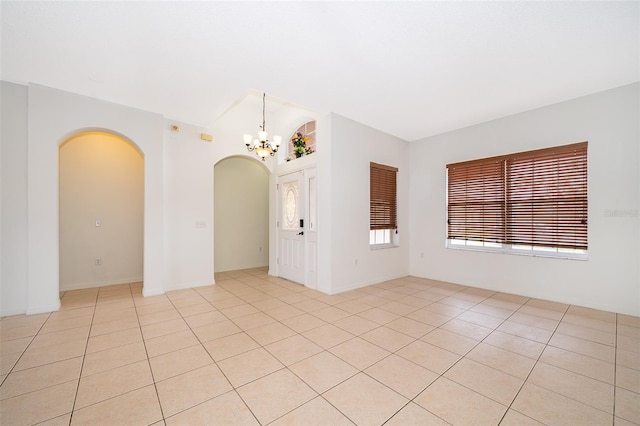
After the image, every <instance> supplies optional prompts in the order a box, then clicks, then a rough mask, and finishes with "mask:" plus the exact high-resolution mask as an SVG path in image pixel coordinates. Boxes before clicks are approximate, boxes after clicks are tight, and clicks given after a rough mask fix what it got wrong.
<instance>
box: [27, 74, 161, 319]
mask: <svg viewBox="0 0 640 426" xmlns="http://www.w3.org/2000/svg"><path fill="white" fill-rule="evenodd" d="M28 102H29V103H28V111H29V112H28V132H29V133H28V160H27V179H28V190H27V193H28V211H27V221H28V258H27V259H28V285H27V290H28V293H27V300H28V303H27V313H37V312H48V311H52V310H56V309H57V308H58V307H59V303H60V302H59V296H58V291H59V247H58V244H59V238H58V216H59V215H58V148H59V145H60V143H62V142H63V141H65V140H67V139H68V138H70V137H71V136H73V135H75V134H78V133H82V132H85V131H108V132H110V133H114V134H117V135H119V136H122V137H124V138H125V139H127V140H129V141H131V142H132V143H134V144H136V145H137V147H138V148H139V149H140V151H141V152H142V153H143V155H144V182H145V195H144V206H145V213H144V263H143V265H144V266H143V269H144V287H143V294H144V295H145V296H149V295H154V294H161V293H163V292H164V277H165V274H164V267H163V266H164V262H163V261H164V257H163V256H164V252H163V250H164V244H163V243H164V237H163V226H164V224H163V133H162V127H163V117H162V116H161V115H158V114H154V113H149V112H146V111H141V110H137V109H134V108H128V107H124V106H121V105H117V104H112V103H109V102H105V101H100V100H96V99H92V98H88V97H85V96H81V95H76V94H72V93H68V92H63V91H60V90H56V89H52V88H48V87H44V86H39V85H34V84H31V85H29V88H28Z"/></svg>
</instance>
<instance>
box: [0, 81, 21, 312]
mask: <svg viewBox="0 0 640 426" xmlns="http://www.w3.org/2000/svg"><path fill="white" fill-rule="evenodd" d="M0 85H1V87H0V92H1V93H2V96H0V101H1V106H0V108H1V109H0V113H1V116H0V123H1V124H0V129H1V132H2V133H1V135H0V141H1V144H2V145H0V150H1V152H2V153H1V156H0V161H1V164H0V173H1V177H0V182H1V185H2V187H1V188H0V195H1V196H2V207H1V208H2V212H1V214H0V218H1V219H0V229H1V232H2V238H0V242H1V244H2V248H1V252H0V253H1V255H2V260H1V263H2V269H1V272H0V316H7V315H15V314H22V313H25V312H26V311H27V87H26V86H23V85H19V84H13V83H8V82H5V81H2V82H0Z"/></svg>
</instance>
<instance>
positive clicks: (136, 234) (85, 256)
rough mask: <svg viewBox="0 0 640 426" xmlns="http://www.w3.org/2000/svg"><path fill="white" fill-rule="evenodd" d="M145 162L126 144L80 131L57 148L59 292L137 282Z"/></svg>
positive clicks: (140, 264)
mask: <svg viewBox="0 0 640 426" xmlns="http://www.w3.org/2000/svg"><path fill="white" fill-rule="evenodd" d="M143 229H144V158H143V155H142V153H141V152H140V151H139V150H138V148H137V147H136V146H135V145H134V144H133V143H131V142H129V141H128V140H126V139H124V138H122V137H120V136H117V135H115V134H112V133H107V132H98V131H95V132H94V131H92V132H83V133H80V134H77V135H75V136H73V137H71V138H69V139H68V140H66V141H65V142H64V143H62V144H61V145H60V147H59V232H60V234H59V253H60V256H59V259H60V260H59V262H60V290H61V291H65V290H73V289H79V288H90V287H99V286H104V285H112V284H122V283H130V282H139V281H142V276H143V251H144V230H143Z"/></svg>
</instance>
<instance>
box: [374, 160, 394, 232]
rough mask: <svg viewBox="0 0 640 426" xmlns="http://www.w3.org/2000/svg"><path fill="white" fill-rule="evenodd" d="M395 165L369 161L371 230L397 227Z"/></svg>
mask: <svg viewBox="0 0 640 426" xmlns="http://www.w3.org/2000/svg"><path fill="white" fill-rule="evenodd" d="M397 173H398V169H397V168H396V167H390V166H385V165H382V164H376V163H370V172H369V193H370V203H369V218H370V219H369V221H370V222H369V223H370V229H371V230H377V229H396V228H397V202H396V199H397V194H396V175H397Z"/></svg>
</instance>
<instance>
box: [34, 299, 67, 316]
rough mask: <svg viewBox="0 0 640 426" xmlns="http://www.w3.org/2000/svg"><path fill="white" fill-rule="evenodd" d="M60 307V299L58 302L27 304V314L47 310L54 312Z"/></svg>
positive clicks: (45, 311)
mask: <svg viewBox="0 0 640 426" xmlns="http://www.w3.org/2000/svg"><path fill="white" fill-rule="evenodd" d="M59 309H60V300H58V303H54V304H52V305H43V306H28V307H27V315H34V314H44V313H47V312H55V311H58V310H59Z"/></svg>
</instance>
